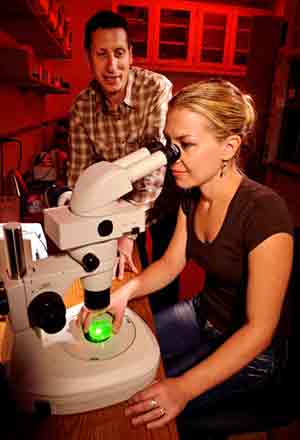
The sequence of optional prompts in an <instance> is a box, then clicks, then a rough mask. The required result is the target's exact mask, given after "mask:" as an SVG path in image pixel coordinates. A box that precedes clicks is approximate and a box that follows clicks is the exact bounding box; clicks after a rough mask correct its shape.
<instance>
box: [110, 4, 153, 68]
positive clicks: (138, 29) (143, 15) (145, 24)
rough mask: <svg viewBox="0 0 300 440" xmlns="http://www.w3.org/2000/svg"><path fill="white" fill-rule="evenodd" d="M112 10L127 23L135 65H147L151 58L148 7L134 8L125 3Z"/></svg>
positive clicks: (132, 5) (134, 6)
mask: <svg viewBox="0 0 300 440" xmlns="http://www.w3.org/2000/svg"><path fill="white" fill-rule="evenodd" d="M114 9H115V10H116V11H117V12H118V13H119V14H120V15H122V16H123V17H125V18H126V20H127V22H128V26H129V33H130V39H131V43H132V47H133V56H134V61H135V63H137V64H140V63H142V64H143V63H148V62H149V59H150V57H151V48H150V45H149V28H150V26H149V20H150V11H149V7H148V6H147V5H146V4H145V5H139V6H136V5H134V4H133V3H131V2H125V3H117V4H116V5H115V8H114Z"/></svg>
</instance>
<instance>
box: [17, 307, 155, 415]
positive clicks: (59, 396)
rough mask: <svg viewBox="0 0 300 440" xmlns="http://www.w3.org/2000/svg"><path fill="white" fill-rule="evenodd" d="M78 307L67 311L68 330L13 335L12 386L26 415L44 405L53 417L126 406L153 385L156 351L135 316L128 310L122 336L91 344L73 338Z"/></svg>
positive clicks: (146, 327) (142, 322)
mask: <svg viewBox="0 0 300 440" xmlns="http://www.w3.org/2000/svg"><path fill="white" fill-rule="evenodd" d="M81 306H82V304H79V305H77V306H75V307H72V308H71V309H68V314H67V324H66V326H65V328H64V329H63V330H62V331H61V332H59V333H57V334H55V335H46V334H45V333H44V332H43V333H42V334H40V335H39V336H37V335H36V334H35V333H34V331H33V330H31V329H30V330H27V331H25V332H23V333H21V334H18V335H17V337H16V343H15V353H14V357H13V361H12V368H11V373H12V374H11V379H10V380H11V383H12V386H13V392H14V395H15V398H16V400H17V402H18V403H19V406H20V408H22V409H24V410H25V411H30V412H31V411H34V410H35V408H38V407H41V406H42V405H43V404H48V405H49V406H50V409H51V414H76V413H81V412H85V411H91V410H95V409H98V408H103V407H106V406H110V405H113V404H116V403H119V402H122V401H125V400H127V399H128V398H129V397H131V396H132V395H133V394H135V393H136V392H137V391H139V390H141V389H143V388H144V387H145V386H147V385H148V384H150V383H151V382H152V381H153V380H154V379H155V376H156V372H157V368H158V365H159V360H160V352H159V346H158V343H157V341H156V339H155V337H154V335H153V333H152V332H151V330H150V329H149V327H148V326H147V325H146V324H145V322H144V321H143V320H142V319H141V318H140V317H139V316H138V315H137V314H136V313H134V312H133V311H132V310H130V309H126V313H125V318H124V321H123V324H122V327H121V329H120V332H119V333H118V334H117V335H114V336H113V337H112V338H111V339H110V340H109V341H106V342H103V343H101V344H94V343H91V342H88V341H86V340H84V341H83V340H82V339H80V337H78V335H76V334H75V333H76V332H74V320H75V319H76V316H77V314H78V312H79V310H80V308H81ZM74 334H75V336H74Z"/></svg>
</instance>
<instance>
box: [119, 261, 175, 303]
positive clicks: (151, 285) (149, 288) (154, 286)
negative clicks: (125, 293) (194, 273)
mask: <svg viewBox="0 0 300 440" xmlns="http://www.w3.org/2000/svg"><path fill="white" fill-rule="evenodd" d="M183 267H184V264H178V263H177V264H172V263H171V262H170V260H169V259H167V258H165V257H162V258H161V259H160V260H158V261H155V262H154V263H152V264H151V265H150V266H149V267H147V268H146V269H145V270H143V272H142V273H141V274H140V275H138V276H136V277H135V278H133V279H132V280H130V281H129V283H127V285H126V287H127V289H129V292H130V295H129V299H133V298H139V297H142V296H145V295H149V294H151V293H152V292H155V291H157V290H160V289H162V288H163V287H165V286H167V285H168V284H169V283H170V282H171V281H173V280H174V279H175V278H176V276H177V275H178V274H179V273H180V272H181V271H182V269H183Z"/></svg>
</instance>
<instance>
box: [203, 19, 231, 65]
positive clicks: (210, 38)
mask: <svg viewBox="0 0 300 440" xmlns="http://www.w3.org/2000/svg"><path fill="white" fill-rule="evenodd" d="M226 32H227V14H225V13H215V12H209V11H207V12H204V13H203V15H202V35H201V36H200V38H201V41H200V50H199V52H198V54H197V61H198V62H200V63H214V64H223V63H224V61H225V41H226Z"/></svg>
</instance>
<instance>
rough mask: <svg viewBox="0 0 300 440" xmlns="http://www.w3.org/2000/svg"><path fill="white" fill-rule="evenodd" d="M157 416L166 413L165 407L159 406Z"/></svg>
mask: <svg viewBox="0 0 300 440" xmlns="http://www.w3.org/2000/svg"><path fill="white" fill-rule="evenodd" d="M159 413H160V414H159V417H163V416H164V415H165V414H166V410H165V408H159Z"/></svg>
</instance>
